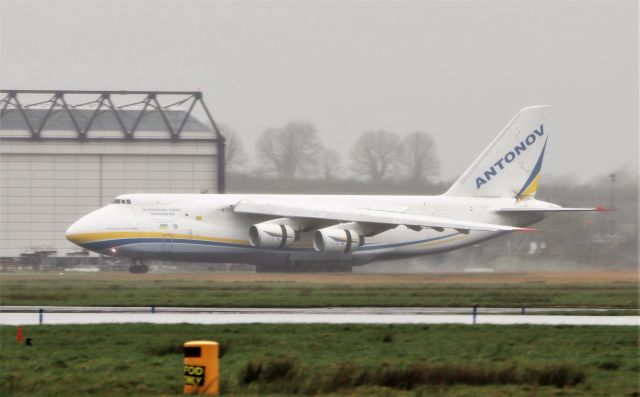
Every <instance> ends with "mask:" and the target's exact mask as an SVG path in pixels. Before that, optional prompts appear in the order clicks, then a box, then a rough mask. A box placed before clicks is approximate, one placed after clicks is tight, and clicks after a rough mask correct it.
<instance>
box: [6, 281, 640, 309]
mask: <svg viewBox="0 0 640 397" xmlns="http://www.w3.org/2000/svg"><path fill="white" fill-rule="evenodd" d="M482 277H485V278H486V280H485V279H483V278H482ZM549 277H550V276H549ZM549 277H547V278H544V277H543V278H540V279H538V278H535V277H530V278H524V279H523V277H519V278H513V277H511V278H509V279H503V278H500V277H497V276H474V275H469V276H455V277H453V276H442V277H436V276H430V277H429V278H427V277H423V278H420V276H402V277H400V278H398V277H396V278H393V277H392V276H389V277H384V276H379V277H378V276H368V275H355V274H347V275H334V276H325V275H318V276H317V277H314V276H313V275H303V276H295V275H294V276H291V277H278V276H260V275H226V276H225V275H222V276H220V275H215V274H213V275H212V274H191V275H189V274H178V275H153V274H149V275H128V274H126V273H124V274H123V273H120V274H117V273H99V274H77V273H76V274H71V273H68V274H64V275H57V274H49V275H42V274H36V275H7V274H5V275H1V276H0V304H1V305H43V306H44V305H48V306H53V305H76V306H194V307H336V306H413V307H417V306H451V307H470V306H473V305H480V306H483V307H520V306H526V307H552V306H564V307H573V308H580V307H609V308H622V309H629V310H637V309H638V281H637V275H635V277H634V273H633V272H630V273H624V276H621V277H618V278H615V277H614V278H610V279H604V281H601V282H600V281H599V280H598V279H597V277H591V278H589V279H588V280H586V281H583V282H572V281H571V275H567V276H566V278H561V279H552V282H550V281H549V280H548V279H549ZM522 280H524V281H522ZM594 280H595V281H594Z"/></svg>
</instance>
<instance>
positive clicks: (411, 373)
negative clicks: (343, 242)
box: [0, 324, 640, 397]
mask: <svg viewBox="0 0 640 397" xmlns="http://www.w3.org/2000/svg"><path fill="white" fill-rule="evenodd" d="M15 332H16V327H9V326H3V327H0V343H1V344H0V346H1V349H0V395H3V396H54V395H55V396H59V395H77V396H84V395H91V396H93V397H96V396H103V395H104V396H107V395H125V396H126V395H136V396H152V395H154V396H157V395H180V392H181V387H182V385H181V380H182V379H181V376H182V354H181V344H182V343H183V342H184V341H187V340H192V339H208V340H216V341H218V342H219V343H220V344H221V348H222V349H221V353H222V354H221V355H222V357H221V388H222V392H223V394H226V395H309V394H321V395H401V396H419V395H435V396H444V395H447V396H495V395H510V396H559V395H562V396H609V395H619V396H634V395H637V394H634V393H637V392H638V372H639V371H640V364H639V363H638V348H639V347H640V341H639V336H638V332H637V328H636V327H576V326H524V325H523V326H491V325H478V326H464V325H428V326H427V325H285V324H281V325H270V324H269V325H267V324H253V325H187V324H180V325H149V324H128V325H125V324H113V325H83V326H75V325H65V326H33V327H27V328H26V329H25V334H26V335H25V336H26V337H30V338H32V339H33V346H24V345H21V344H17V343H16V342H15Z"/></svg>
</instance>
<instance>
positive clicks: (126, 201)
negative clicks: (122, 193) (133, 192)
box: [111, 199, 131, 204]
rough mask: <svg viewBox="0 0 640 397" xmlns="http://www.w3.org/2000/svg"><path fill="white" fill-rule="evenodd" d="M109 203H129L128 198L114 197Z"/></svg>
mask: <svg viewBox="0 0 640 397" xmlns="http://www.w3.org/2000/svg"><path fill="white" fill-rule="evenodd" d="M111 203H113V204H131V200H130V199H126V200H125V199H114V200H113V201H112V202H111Z"/></svg>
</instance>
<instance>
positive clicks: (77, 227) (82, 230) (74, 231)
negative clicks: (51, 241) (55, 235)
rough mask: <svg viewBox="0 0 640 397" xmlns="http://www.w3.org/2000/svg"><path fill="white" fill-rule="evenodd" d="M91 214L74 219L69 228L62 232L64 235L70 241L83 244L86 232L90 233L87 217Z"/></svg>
mask: <svg viewBox="0 0 640 397" xmlns="http://www.w3.org/2000/svg"><path fill="white" fill-rule="evenodd" d="M90 217H91V214H89V215H85V216H83V217H82V218H80V219H78V220H77V221H75V222H74V223H73V224H72V225H71V226H69V228H68V229H67V230H66V231H65V232H64V237H65V238H66V239H67V240H69V241H71V242H72V243H74V244H76V245H79V246H81V247H82V246H83V245H82V243H83V242H84V241H85V240H86V237H87V234H88V233H91V229H90V226H89V225H90V223H91V221H90V220H89V219H87V218H90Z"/></svg>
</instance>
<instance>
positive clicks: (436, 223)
mask: <svg viewBox="0 0 640 397" xmlns="http://www.w3.org/2000/svg"><path fill="white" fill-rule="evenodd" d="M314 204H317V203H314ZM340 207H341V208H335V207H332V206H325V207H323V206H319V205H304V204H291V203H279V202H275V201H272V200H256V199H246V200H241V201H240V202H238V204H237V205H236V206H235V209H234V211H235V212H237V213H241V214H258V215H269V216H276V217H284V218H307V219H322V220H335V221H338V222H361V223H373V224H382V225H396V226H397V225H406V226H410V227H413V228H416V227H420V228H423V227H425V228H433V229H443V228H450V229H457V230H458V231H462V230H464V231H468V230H478V231H485V232H499V231H533V230H535V229H530V228H523V227H516V226H504V225H494V224H490V223H479V222H467V221H461V220H456V219H448V218H439V217H433V216H426V215H414V214H407V213H404V212H396V211H389V210H383V209H380V210H376V209H371V208H357V207H352V208H344V207H342V206H340Z"/></svg>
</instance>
